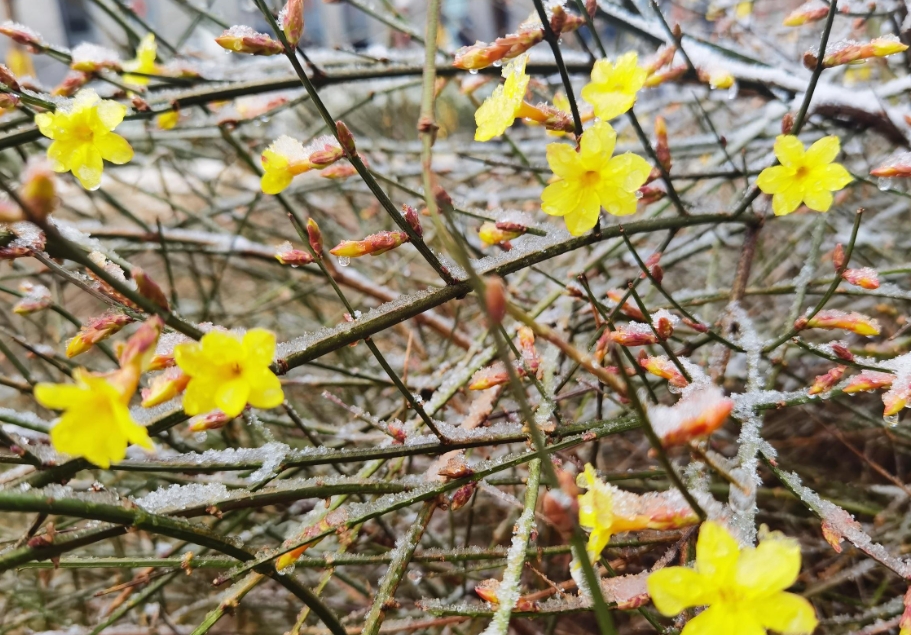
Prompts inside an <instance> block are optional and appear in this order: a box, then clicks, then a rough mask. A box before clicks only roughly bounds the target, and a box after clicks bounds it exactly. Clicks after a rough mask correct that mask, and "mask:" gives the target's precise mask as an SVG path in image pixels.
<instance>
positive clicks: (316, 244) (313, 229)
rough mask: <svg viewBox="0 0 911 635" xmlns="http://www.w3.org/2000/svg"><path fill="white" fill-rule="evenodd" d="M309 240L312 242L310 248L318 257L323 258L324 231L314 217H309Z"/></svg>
mask: <svg viewBox="0 0 911 635" xmlns="http://www.w3.org/2000/svg"><path fill="white" fill-rule="evenodd" d="M307 241H308V242H309V243H310V249H312V250H313V253H315V254H316V257H317V258H319V259H321V260H322V258H323V233H322V232H321V231H320V229H319V225H317V224H316V221H315V220H313V219H312V218H308V219H307Z"/></svg>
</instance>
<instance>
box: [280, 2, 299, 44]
mask: <svg viewBox="0 0 911 635" xmlns="http://www.w3.org/2000/svg"><path fill="white" fill-rule="evenodd" d="M278 24H279V25H280V26H281V28H282V32H283V33H284V34H285V39H287V40H288V44H290V45H291V46H292V47H294V46H297V43H298V42H299V41H300V39H301V36H302V35H303V34H304V0H288V2H287V4H285V6H284V8H283V9H282V10H281V12H280V13H279V14H278Z"/></svg>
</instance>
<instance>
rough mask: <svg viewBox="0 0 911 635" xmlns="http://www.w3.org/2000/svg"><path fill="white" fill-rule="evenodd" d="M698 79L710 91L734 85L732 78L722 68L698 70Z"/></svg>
mask: <svg viewBox="0 0 911 635" xmlns="http://www.w3.org/2000/svg"><path fill="white" fill-rule="evenodd" d="M699 79H700V80H701V81H703V82H705V83H706V84H708V85H709V88H712V89H716V88H717V89H725V88H730V87H731V86H733V85H734V81H735V80H734V76H733V75H732V74H731V73H730V72H729V71H727V70H725V69H723V68H712V69H709V70H702V69H700V70H699Z"/></svg>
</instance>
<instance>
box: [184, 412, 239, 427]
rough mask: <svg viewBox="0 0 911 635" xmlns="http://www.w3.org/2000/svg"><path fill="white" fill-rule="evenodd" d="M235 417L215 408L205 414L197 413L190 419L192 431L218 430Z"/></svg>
mask: <svg viewBox="0 0 911 635" xmlns="http://www.w3.org/2000/svg"><path fill="white" fill-rule="evenodd" d="M231 419H233V417H229V416H228V415H226V414H225V413H223V412H222V411H221V410H213V411H212V412H209V413H207V414H204V415H197V416H195V417H193V418H192V419H190V422H189V423H190V425H189V430H190V432H205V431H206V430H218V429H219V428H224V427H225V425H226V424H227V423H228V422H229V421H231Z"/></svg>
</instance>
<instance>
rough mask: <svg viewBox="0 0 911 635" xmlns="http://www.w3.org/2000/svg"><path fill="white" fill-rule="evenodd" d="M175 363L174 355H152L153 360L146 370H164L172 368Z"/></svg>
mask: <svg viewBox="0 0 911 635" xmlns="http://www.w3.org/2000/svg"><path fill="white" fill-rule="evenodd" d="M175 363H176V362H175V361H174V354H173V353H165V354H162V355H152V359H151V360H149V367H148V368H147V369H146V370H149V371H153V370H164V369H165V368H171V367H172V366H174V364H175Z"/></svg>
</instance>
